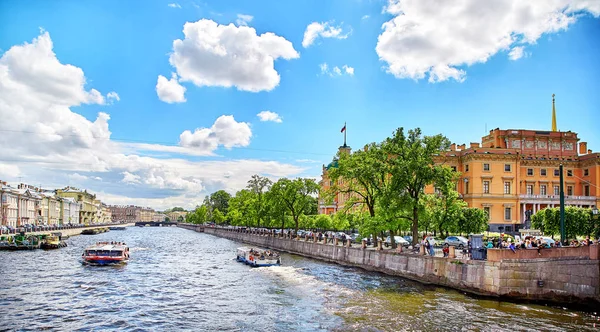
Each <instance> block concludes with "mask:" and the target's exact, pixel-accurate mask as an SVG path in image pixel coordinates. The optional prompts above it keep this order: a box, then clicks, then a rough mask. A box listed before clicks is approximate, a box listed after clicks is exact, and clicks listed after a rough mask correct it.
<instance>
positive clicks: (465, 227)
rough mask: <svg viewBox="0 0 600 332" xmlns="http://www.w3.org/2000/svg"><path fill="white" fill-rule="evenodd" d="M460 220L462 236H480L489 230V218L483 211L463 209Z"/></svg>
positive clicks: (459, 226)
mask: <svg viewBox="0 0 600 332" xmlns="http://www.w3.org/2000/svg"><path fill="white" fill-rule="evenodd" d="M458 220H459V221H458V228H457V231H458V233H461V234H465V235H468V234H480V233H482V232H483V231H485V230H486V229H487V228H488V216H487V214H486V213H485V211H483V210H482V209H478V208H469V207H462V208H461V211H460V216H459V219H458Z"/></svg>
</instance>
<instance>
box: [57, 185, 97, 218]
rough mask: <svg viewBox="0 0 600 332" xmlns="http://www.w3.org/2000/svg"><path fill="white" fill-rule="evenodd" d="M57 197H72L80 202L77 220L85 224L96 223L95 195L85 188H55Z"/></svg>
mask: <svg viewBox="0 0 600 332" xmlns="http://www.w3.org/2000/svg"><path fill="white" fill-rule="evenodd" d="M56 195H57V196H58V197H65V198H73V199H75V201H77V202H78V203H79V204H80V210H79V222H80V223H82V224H85V225H89V224H95V223H98V205H97V204H96V195H93V194H90V193H88V192H87V190H83V191H81V190H79V189H77V188H74V187H65V188H63V189H57V190H56Z"/></svg>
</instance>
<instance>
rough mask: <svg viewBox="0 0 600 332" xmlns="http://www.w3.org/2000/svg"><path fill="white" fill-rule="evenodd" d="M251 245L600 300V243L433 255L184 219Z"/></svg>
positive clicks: (545, 297) (479, 289)
mask: <svg viewBox="0 0 600 332" xmlns="http://www.w3.org/2000/svg"><path fill="white" fill-rule="evenodd" d="M179 227H182V228H186V229H190V230H194V231H197V232H204V233H207V234H211V235H215V236H219V237H223V238H228V239H231V240H235V241H240V242H245V243H248V244H252V245H256V246H260V247H266V248H272V249H277V250H281V251H285V252H289V253H293V254H298V255H302V256H306V257H310V258H315V259H320V260H325V261H329V262H334V263H337V264H341V265H346V266H355V267H360V268H363V269H365V270H370V271H379V272H383V273H386V274H389V275H395V276H400V277H403V278H407V279H411V280H415V281H418V282H421V283H426V284H435V285H440V286H445V287H450V288H454V289H457V290H460V291H465V292H469V293H472V294H477V295H485V296H492V297H499V298H509V299H513V300H533V301H543V302H551V303H559V304H564V303H571V304H585V305H587V306H590V307H594V306H597V305H599V304H600V286H599V284H598V283H599V277H600V261H599V259H598V258H599V256H600V248H599V246H598V245H592V246H588V247H578V248H555V249H546V250H542V251H541V252H540V253H539V254H538V252H537V250H533V251H530V250H521V251H517V252H516V253H513V252H512V251H511V250H507V249H489V250H488V259H487V260H485V261H482V260H470V259H468V258H467V257H465V258H464V259H457V258H444V257H431V256H424V255H419V254H412V253H402V252H396V251H392V250H370V249H369V250H367V249H363V248H353V247H348V245H346V246H344V245H342V244H341V243H340V244H339V245H332V244H324V243H322V242H321V241H317V239H316V238H308V239H297V238H289V237H280V236H273V235H271V234H267V233H260V232H256V231H250V230H241V229H234V228H220V227H205V226H202V225H190V224H179Z"/></svg>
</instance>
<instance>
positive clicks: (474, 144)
mask: <svg viewBox="0 0 600 332" xmlns="http://www.w3.org/2000/svg"><path fill="white" fill-rule="evenodd" d="M478 147H479V143H473V142H471V149H477V148H478Z"/></svg>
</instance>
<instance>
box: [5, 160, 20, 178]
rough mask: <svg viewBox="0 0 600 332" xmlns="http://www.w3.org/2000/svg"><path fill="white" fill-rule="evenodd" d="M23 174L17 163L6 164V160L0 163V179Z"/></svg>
mask: <svg viewBox="0 0 600 332" xmlns="http://www.w3.org/2000/svg"><path fill="white" fill-rule="evenodd" d="M19 176H21V169H19V167H18V166H17V165H11V164H6V163H5V162H2V163H0V177H1V178H0V179H2V180H7V179H11V178H12V179H16V178H17V177H19Z"/></svg>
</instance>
